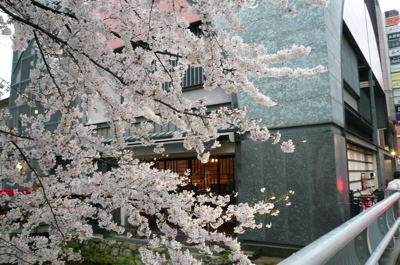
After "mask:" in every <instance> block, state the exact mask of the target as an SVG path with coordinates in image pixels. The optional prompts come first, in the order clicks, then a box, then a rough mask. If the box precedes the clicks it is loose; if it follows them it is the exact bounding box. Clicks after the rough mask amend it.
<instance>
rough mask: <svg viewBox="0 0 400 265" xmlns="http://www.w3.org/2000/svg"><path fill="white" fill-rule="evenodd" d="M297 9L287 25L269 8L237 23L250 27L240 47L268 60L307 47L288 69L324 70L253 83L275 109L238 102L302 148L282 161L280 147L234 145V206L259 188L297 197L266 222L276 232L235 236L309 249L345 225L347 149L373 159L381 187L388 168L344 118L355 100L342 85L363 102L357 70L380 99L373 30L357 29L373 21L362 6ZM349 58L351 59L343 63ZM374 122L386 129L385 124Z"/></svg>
mask: <svg viewBox="0 0 400 265" xmlns="http://www.w3.org/2000/svg"><path fill="white" fill-rule="evenodd" d="M295 2H296V8H297V9H298V14H297V16H296V17H294V18H292V19H287V18H284V19H283V18H282V17H284V15H285V14H284V13H282V12H283V11H278V12H277V10H276V8H275V7H274V6H272V5H270V4H267V3H264V2H262V3H261V2H260V4H259V7H258V8H257V9H256V10H251V11H248V12H247V13H246V12H245V13H243V14H242V15H241V17H242V21H243V22H245V24H248V25H249V26H251V30H250V31H248V32H245V33H243V34H242V36H243V37H244V38H245V41H248V42H255V43H261V44H265V45H267V46H268V47H271V49H270V51H271V52H274V51H276V50H277V49H278V48H279V49H282V48H289V47H291V46H292V45H293V44H302V45H307V46H311V48H312V52H311V54H310V55H309V56H308V57H306V58H303V59H296V60H294V61H290V62H288V63H286V65H287V66H290V67H313V66H316V65H319V64H321V65H324V66H327V72H326V73H323V74H319V75H315V76H311V77H306V78H299V79H289V78H282V79H278V80H276V79H268V78H267V79H255V81H256V83H257V85H258V86H259V88H260V90H261V91H262V92H263V93H265V94H266V95H269V96H271V98H272V99H273V100H275V101H277V103H278V105H276V106H274V107H270V108H267V107H262V106H258V105H256V103H254V102H252V101H251V99H249V97H248V96H247V95H244V94H241V93H239V94H238V105H239V107H247V108H248V109H249V114H250V115H251V116H254V117H262V118H263V121H264V123H265V124H266V125H268V126H269V128H270V129H271V130H279V131H280V133H281V134H282V135H284V136H285V138H286V139H289V138H291V139H293V141H294V142H300V141H301V140H302V139H303V138H304V139H305V140H306V143H305V144H302V145H299V146H298V147H297V150H296V152H295V153H293V154H283V153H282V152H281V151H280V150H279V147H278V146H272V145H271V144H270V143H255V142H252V141H251V140H248V139H242V141H240V142H238V143H237V147H236V150H237V151H236V159H237V163H238V165H237V180H238V183H237V188H238V191H239V196H238V198H239V201H251V200H252V199H254V197H256V198H257V195H256V194H260V192H259V190H260V188H261V187H266V189H267V190H270V191H271V192H276V193H277V194H278V195H279V194H284V193H285V192H287V191H289V190H294V191H295V192H296V193H295V195H294V196H292V199H291V200H292V203H291V206H290V207H285V206H280V208H281V214H280V215H279V216H278V217H268V218H267V219H266V220H265V221H266V222H267V223H268V222H270V221H272V222H273V227H274V229H268V228H262V229H261V231H259V230H256V231H250V232H249V233H246V234H245V235H242V236H240V238H241V239H242V240H252V241H266V242H273V243H280V244H293V245H306V244H308V243H310V242H312V241H313V240H315V239H317V238H318V237H320V236H322V235H323V234H325V233H327V232H329V231H330V230H332V229H333V228H335V227H337V226H338V225H340V224H342V223H343V222H344V221H346V220H347V219H349V218H350V209H349V205H348V203H349V191H350V184H349V175H348V174H349V171H348V161H347V148H346V145H347V144H348V143H352V144H357V145H360V146H363V145H366V148H368V150H372V151H373V153H374V156H373V157H374V166H373V167H374V170H376V171H378V175H380V178H381V179H380V181H383V180H384V178H385V176H383V175H385V172H386V171H385V170H386V167H388V165H387V160H385V155H387V151H385V150H384V149H382V148H381V147H379V139H378V140H376V139H375V138H374V139H372V137H371V138H370V139H364V138H363V137H360V136H357V135H353V134H352V133H351V130H349V129H348V128H347V127H348V126H349V124H348V123H349V120H348V119H346V118H345V117H346V115H345V110H346V108H348V107H347V106H348V104H350V103H351V102H349V103H347V102H346V100H345V95H346V97H347V101H351V100H350V98H351V97H353V96H350V95H349V94H348V93H347V94H346V93H345V90H344V82H343V79H347V80H346V81H347V82H348V83H349V84H350V85H351V86H352V87H353V89H354V90H355V94H357V90H358V94H360V82H361V81H363V80H362V77H358V76H357V75H358V71H359V69H358V67H359V65H360V64H365V65H366V68H367V69H372V72H373V78H374V80H375V83H376V84H377V85H376V88H375V89H378V90H379V91H383V89H382V84H383V82H382V73H381V66H380V61H379V60H380V59H379V53H378V52H377V51H378V50H377V45H376V42H375V40H376V38H375V37H374V31H373V29H372V25H371V23H369V22H367V23H365V24H363V26H364V29H362V31H361V29H359V28H357V23H358V24H360V23H364V21H365V19H367V21H368V19H370V18H369V14H368V11H367V8H366V7H365V6H364V1H363V0H346V1H344V0H333V1H331V3H330V4H329V6H328V8H327V9H325V10H321V9H319V8H314V7H309V6H306V5H307V4H305V3H303V2H301V1H295ZM344 9H345V10H344ZM343 10H344V11H343ZM279 12H280V14H279ZM343 19H344V20H345V23H346V25H347V27H348V28H349V31H350V35H351V39H352V43H351V45H350V43H348V42H347V41H346V40H345V39H344V34H343ZM360 19H363V21H361V22H360ZM358 26H359V25H358ZM366 30H368V35H367V34H366ZM369 42H373V43H369ZM368 43H369V44H368ZM342 52H343V53H342ZM346 54H349V56H350V57H346V58H344V56H346ZM369 55H371V56H369ZM372 56H374V58H372ZM342 60H346V61H348V62H350V63H351V64H350V65H349V64H346V65H345V67H347V68H348V69H346V68H345V69H342V66H343V64H344V63H342ZM284 65H285V64H284ZM343 72H345V73H346V74H345V75H343V74H342V73H343ZM351 73H353V75H351ZM354 75H356V76H354ZM367 92H368V91H367ZM379 96H380V95H375V94H374V95H373V96H372V97H373V98H375V97H377V98H378V99H379ZM365 100H368V102H369V104H370V105H369V106H371V103H370V102H371V99H370V98H369V97H366V98H365ZM377 101H378V102H379V104H383V105H379V104H378V105H379V106H376V108H378V107H379V108H382V107H383V108H384V109H385V108H386V106H385V102H381V101H379V100H377ZM360 102H361V101H360V97H358V96H357V95H355V96H354V101H353V104H356V106H362V105H360V104H361V103H360ZM360 109H361V110H362V111H365V113H364V114H365V115H366V114H368V115H370V116H371V115H373V113H372V112H371V107H370V108H365V106H364V107H362V108H360ZM357 111H358V110H356V113H357ZM374 115H377V114H376V113H375V114H374ZM378 115H380V113H378ZM360 116H361V115H360ZM358 119H360V118H358ZM370 120H371V119H370ZM371 122H372V121H370V122H367V126H370V127H371V128H372V127H373V126H372V124H371ZM379 122H381V123H384V124H387V118H386V117H384V118H383V119H382V120H381V121H379ZM353 127H354V128H357V127H359V125H358V124H355V125H354V126H353ZM376 127H377V126H376ZM359 129H360V130H362V128H359ZM371 130H372V129H371ZM374 134H378V133H377V131H374V132H372V131H371V135H374ZM389 164H390V163H389ZM368 174H369V173H368ZM373 182H374V183H376V184H375V185H374V188H380V183H378V181H375V180H374V179H371V180H369V182H368V183H373ZM357 185H361V182H359V183H357ZM353 186H354V185H353ZM258 198H260V197H258Z"/></svg>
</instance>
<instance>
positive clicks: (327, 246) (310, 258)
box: [278, 192, 400, 265]
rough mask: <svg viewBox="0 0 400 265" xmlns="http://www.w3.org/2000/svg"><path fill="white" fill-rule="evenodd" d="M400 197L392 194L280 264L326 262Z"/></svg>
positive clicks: (308, 264) (312, 264)
mask: <svg viewBox="0 0 400 265" xmlns="http://www.w3.org/2000/svg"><path fill="white" fill-rule="evenodd" d="M399 198H400V192H396V193H394V194H392V195H391V196H390V197H388V198H386V199H384V200H383V201H381V202H379V203H378V204H376V205H375V206H373V207H371V208H369V209H368V210H366V211H364V212H362V213H361V214H359V215H357V216H356V217H354V218H352V219H350V220H349V221H347V222H346V223H344V224H342V225H341V226H339V227H337V228H335V229H334V230H332V231H330V232H329V233H327V234H326V235H324V236H322V237H320V238H319V239H317V240H316V241H314V242H312V243H311V244H309V245H307V246H306V247H304V248H302V249H301V250H299V251H298V252H296V253H294V254H293V255H292V256H290V257H288V258H287V259H285V260H283V261H282V262H280V263H278V264H279V265H293V264H307V265H319V264H324V263H326V262H327V261H328V260H329V259H331V258H332V257H333V256H334V255H335V254H336V253H338V252H339V251H340V250H341V249H342V248H343V247H345V246H346V245H347V244H348V243H349V242H350V241H352V240H353V239H354V238H355V237H356V236H358V235H359V234H360V233H361V232H362V231H363V230H364V229H365V228H366V227H368V225H370V224H371V223H372V222H373V221H374V220H375V219H376V218H378V217H379V216H380V215H381V214H383V213H384V212H385V211H387V210H388V208H389V207H390V206H392V205H393V204H394V203H395V202H396V201H398V200H399Z"/></svg>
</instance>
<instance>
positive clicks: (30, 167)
mask: <svg viewBox="0 0 400 265" xmlns="http://www.w3.org/2000/svg"><path fill="white" fill-rule="evenodd" d="M11 143H12V144H13V145H14V146H15V148H17V150H18V151H19V153H20V155H21V156H22V158H23V159H24V161H25V162H26V164H27V165H28V167H29V169H30V170H32V172H33V173H34V174H33V175H34V176H35V177H36V179H37V180H38V181H39V184H40V188H41V189H42V191H43V196H44V199H45V201H46V203H47V205H48V206H49V208H50V211H51V214H52V215H53V218H54V222H55V225H56V227H57V230H58V231H59V232H60V234H61V236H62V238H63V241H64V242H65V241H66V238H65V235H64V233H63V231H62V230H61V227H60V226H59V224H58V220H57V218H56V214H55V213H54V209H53V207H52V206H51V204H50V200H49V198H48V197H47V191H46V189H45V187H44V185H43V182H42V180H41V178H40V175H39V174H38V173H37V171H36V169H35V168H34V167H33V166H32V165H31V163H29V160H28V158H27V157H26V155H25V154H24V151H23V150H22V149H21V147H19V145H18V144H17V143H16V142H14V141H11Z"/></svg>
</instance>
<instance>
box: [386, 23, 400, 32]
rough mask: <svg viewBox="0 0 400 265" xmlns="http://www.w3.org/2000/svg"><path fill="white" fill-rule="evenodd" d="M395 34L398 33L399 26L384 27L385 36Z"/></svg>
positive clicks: (399, 30)
mask: <svg viewBox="0 0 400 265" xmlns="http://www.w3.org/2000/svg"><path fill="white" fill-rule="evenodd" d="M395 32H400V25H394V26H390V27H386V33H387V34H390V33H395Z"/></svg>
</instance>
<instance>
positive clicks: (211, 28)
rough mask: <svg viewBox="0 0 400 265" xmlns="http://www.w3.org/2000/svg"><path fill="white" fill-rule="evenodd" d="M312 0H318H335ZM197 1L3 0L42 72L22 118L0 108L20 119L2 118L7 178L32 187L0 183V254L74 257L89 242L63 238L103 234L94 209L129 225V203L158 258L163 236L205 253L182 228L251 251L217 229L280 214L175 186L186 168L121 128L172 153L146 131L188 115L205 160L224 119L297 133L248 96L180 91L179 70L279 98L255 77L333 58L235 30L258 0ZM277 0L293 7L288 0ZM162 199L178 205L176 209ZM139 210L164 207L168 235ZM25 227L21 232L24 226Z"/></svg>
mask: <svg viewBox="0 0 400 265" xmlns="http://www.w3.org/2000/svg"><path fill="white" fill-rule="evenodd" d="M304 1H305V2H310V3H311V4H313V5H319V6H321V7H323V6H326V4H327V1H322V0H319V1H317V0H304ZM188 2H190V3H189V4H188V3H186V2H185V1H183V0H165V1H160V0H152V1H149V0H135V1H130V0H125V1H110V0H97V1H75V0H61V1H47V0H24V1H20V0H3V1H1V2H0V10H1V11H2V12H4V13H6V14H7V15H8V17H9V19H8V20H7V21H3V20H1V21H0V31H1V32H2V34H4V35H10V34H11V31H10V29H9V27H10V25H13V27H14V28H15V33H13V34H12V40H13V47H14V49H15V50H19V51H21V52H23V51H24V50H25V49H26V48H27V47H28V45H33V46H34V48H35V51H36V53H37V54H38V56H39V59H38V60H37V61H36V62H35V68H34V70H32V71H31V74H30V78H31V83H30V85H29V86H28V87H27V88H26V89H25V90H24V91H19V96H18V99H17V100H16V104H28V105H29V106H30V107H32V108H36V107H38V106H40V107H41V108H40V109H42V110H43V111H40V112H38V113H35V114H34V115H32V116H29V115H25V114H24V115H20V116H19V117H11V116H10V114H9V112H8V110H2V111H1V119H2V120H5V121H7V120H9V119H10V118H12V119H18V124H19V125H18V126H15V127H8V126H3V127H1V128H0V144H1V147H2V149H1V154H0V164H1V165H2V176H1V178H2V179H4V180H6V181H7V182H8V183H9V184H12V185H18V186H20V187H23V188H24V189H28V190H30V191H31V192H17V191H15V193H14V195H6V194H4V195H3V196H0V205H2V206H3V207H4V206H5V205H7V206H8V207H9V210H8V211H6V212H5V213H3V214H2V215H1V216H0V260H1V261H3V262H8V263H19V264H36V263H39V264H41V263H43V262H48V261H49V262H52V264H63V262H64V261H66V260H79V259H80V256H79V254H77V253H73V251H72V250H71V249H69V248H66V247H64V246H66V245H67V243H68V242H70V241H72V240H79V241H82V240H86V239H89V238H91V237H92V235H93V229H92V226H91V225H90V224H89V223H88V220H94V219H96V220H97V222H98V225H99V226H100V227H102V228H105V229H108V230H110V231H116V232H118V233H124V232H125V231H124V228H123V227H120V226H118V224H116V223H115V222H114V221H113V219H112V214H111V213H112V211H114V210H117V209H120V210H121V211H123V212H124V213H125V215H126V216H128V221H129V223H130V224H131V225H135V226H138V233H139V234H140V235H142V236H146V237H147V239H148V240H149V245H148V246H147V247H143V248H142V249H141V250H140V252H141V255H142V258H143V260H144V261H145V262H146V263H148V264H159V263H163V262H165V259H166V256H165V255H158V254H154V252H152V251H151V248H157V247H160V246H163V247H166V248H168V257H169V258H170V259H171V261H172V262H173V264H196V263H199V262H200V261H198V260H196V259H193V258H192V257H191V255H190V253H188V252H182V251H181V246H182V245H181V243H180V242H178V241H177V239H176V237H177V234H178V228H177V227H179V231H180V232H182V233H184V234H186V235H187V236H188V237H189V238H190V241H191V242H192V243H194V244H196V245H198V246H199V247H200V248H201V249H202V250H203V251H205V252H210V247H209V246H210V245H209V244H208V243H209V242H219V243H220V244H223V245H224V246H225V247H228V248H230V249H231V255H230V257H229V258H230V259H231V260H232V261H237V262H239V263H241V264H248V263H250V261H249V260H248V259H247V257H246V256H245V255H243V254H242V253H241V251H240V245H239V244H238V242H237V240H236V238H232V237H229V236H226V235H224V234H221V233H217V232H215V229H216V228H217V227H219V226H220V225H221V224H222V223H224V222H225V221H227V220H230V219H231V218H232V217H233V216H234V217H235V218H236V220H237V227H236V228H235V231H236V233H242V232H244V228H256V227H260V226H261V225H262V224H259V223H257V222H256V221H255V216H256V215H257V214H261V215H262V214H269V213H272V212H273V213H274V214H277V212H276V211H274V204H273V202H274V200H273V199H272V200H269V199H268V198H267V199H263V200H261V201H260V202H257V203H255V204H251V205H250V204H248V203H240V204H237V205H229V201H230V197H229V196H214V195H212V194H211V193H206V194H195V193H194V192H191V191H178V190H177V187H181V186H184V185H186V184H187V176H188V175H183V176H179V175H177V174H176V173H173V172H171V171H168V170H157V169H154V168H153V167H152V162H144V161H141V160H139V159H138V158H137V157H135V153H134V152H133V151H132V150H130V149H128V148H127V143H126V141H125V138H124V136H125V135H126V133H127V132H129V134H130V135H132V136H134V137H135V139H137V141H140V142H141V144H143V145H145V146H155V149H154V151H155V152H157V153H163V152H164V149H163V147H162V145H159V144H156V143H155V141H154V140H153V139H151V138H150V137H149V132H150V131H151V130H152V128H153V126H154V124H158V125H161V126H165V125H167V124H172V125H173V126H175V127H176V128H177V129H176V131H175V132H174V134H173V137H174V138H175V139H182V140H183V145H184V147H185V148H186V149H188V150H194V151H195V152H196V153H197V154H198V158H199V159H200V160H201V161H202V162H203V163H206V162H207V161H208V159H209V150H207V149H206V148H205V143H210V142H211V143H213V145H212V148H213V149H214V148H218V147H219V145H220V144H219V142H218V136H219V133H218V128H226V127H231V128H234V130H235V132H236V133H239V134H244V133H249V134H250V135H251V138H252V139H253V140H261V141H268V140H270V141H271V142H272V144H279V145H281V148H282V150H283V151H284V152H293V150H294V146H293V143H292V142H291V141H290V140H289V141H286V142H282V141H281V140H280V135H279V133H275V134H272V133H270V131H269V130H268V129H267V128H266V127H263V126H261V125H260V120H257V119H254V118H246V110H245V109H229V108H225V107H224V108H220V109H217V110H212V111H211V110H209V109H208V108H207V100H206V99H205V98H201V99H199V100H196V101H194V102H193V101H191V100H190V99H188V98H187V97H185V93H184V91H183V90H182V79H183V78H184V76H185V73H186V71H187V70H188V69H189V68H190V67H192V68H197V67H201V68H202V69H203V74H204V80H205V81H204V83H203V84H202V88H203V89H205V90H208V91H212V90H215V89H223V90H224V91H225V92H226V93H228V94H232V93H236V92H237V91H239V90H241V91H243V92H244V93H247V94H248V95H249V96H250V97H252V98H253V99H254V100H255V101H257V102H258V103H260V104H262V105H264V106H273V105H274V104H275V103H274V102H273V101H272V100H271V99H270V98H269V97H267V96H266V95H263V94H262V93H260V91H259V90H258V89H257V87H256V86H255V85H254V83H253V82H252V81H251V77H254V76H257V77H282V76H287V77H292V78H295V77H301V76H308V75H313V74H316V73H320V72H322V71H324V67H322V66H316V67H315V68H311V69H291V68H289V67H279V66H278V65H279V64H280V63H282V62H286V61H288V60H290V59H295V58H302V57H305V56H307V55H308V54H309V53H310V50H311V49H310V48H309V47H303V46H297V45H293V47H292V48H290V49H285V50H281V51H278V52H277V53H273V54H270V53H268V52H267V47H264V46H262V45H258V44H256V43H246V42H244V41H243V40H242V39H241V38H240V37H238V36H237V35H235V32H237V31H244V30H246V29H245V27H244V25H242V24H241V23H240V21H239V20H238V18H237V16H236V14H237V13H238V12H241V11H242V10H243V9H246V8H257V2H256V1H255V0H196V1H188ZM270 2H272V3H273V4H275V5H276V6H278V7H279V8H283V9H288V10H289V8H288V3H287V2H288V1H285V0H270ZM294 13H295V8H290V12H289V15H290V16H292V15H294ZM188 17H191V20H193V17H194V18H196V19H197V20H199V21H201V24H200V26H199V30H200V31H201V34H195V33H194V32H193V30H191V28H190V23H189V22H191V21H189V20H188ZM0 18H1V17H0ZM217 25H218V26H217ZM166 84H167V85H166ZM121 99H123V101H121ZM98 106H101V107H102V109H103V114H104V116H105V118H106V119H107V122H108V124H109V126H110V128H111V131H112V137H113V138H112V140H111V142H108V143H104V142H102V139H100V138H99V137H97V136H96V133H95V129H96V128H95V127H94V126H92V125H90V121H88V120H87V119H86V118H87V117H88V111H90V110H93V109H95V108H98ZM103 114H102V115H103ZM54 115H59V117H60V120H59V123H58V125H57V128H56V129H55V130H49V129H47V125H46V124H48V122H49V121H50V120H51V119H52V117H54ZM143 117H144V118H145V119H143ZM108 158H113V159H112V160H110V159H108ZM100 160H103V161H106V162H107V161H108V163H112V164H113V167H112V169H111V170H110V171H108V172H105V173H103V172H101V171H99V170H98V166H97V163H95V162H94V161H100ZM110 161H112V162H110ZM187 174H190V172H188V173H187ZM163 209H168V215H167V216H166V215H165V214H163V212H164V211H163ZM141 213H145V214H147V215H154V216H155V217H156V218H157V225H158V228H159V229H160V230H161V232H162V234H161V235H155V234H153V233H152V231H151V230H150V228H149V224H148V220H147V219H146V218H145V217H143V215H142V214H141ZM167 221H168V222H167ZM171 223H172V224H174V226H171V225H169V224H171ZM43 224H46V225H48V236H37V235H34V234H32V233H31V231H32V229H34V228H36V227H38V226H39V225H43ZM210 227H211V228H213V229H210ZM18 229H19V230H20V233H17V234H16V233H14V232H15V231H16V230H18ZM128 236H129V235H128Z"/></svg>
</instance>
